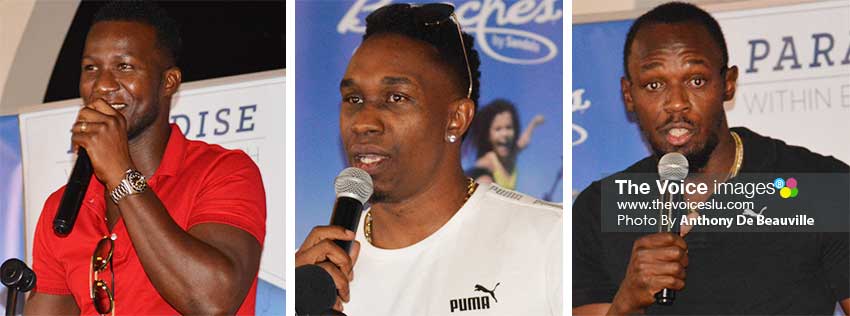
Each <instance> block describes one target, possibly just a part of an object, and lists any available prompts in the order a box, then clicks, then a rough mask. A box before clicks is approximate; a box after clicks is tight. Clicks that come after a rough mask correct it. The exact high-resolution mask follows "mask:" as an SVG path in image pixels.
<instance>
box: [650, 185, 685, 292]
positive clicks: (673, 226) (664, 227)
mask: <svg viewBox="0 0 850 316" xmlns="http://www.w3.org/2000/svg"><path fill="white" fill-rule="evenodd" d="M683 200H684V199H683V196H682V195H680V194H670V193H669V192H667V193H665V194H662V195H661V201H662V202H670V203H671V204H672V203H676V202H680V201H683ZM661 212H662V214H660V215H661V216H659V217H660V218H659V227H658V228H659V232H667V233H674V234H675V233H679V230H680V228H681V226H680V225H679V223H678V222H677V221H676V217H677V216H676V215H678V213H679V212H677V209H676V208H675V206H673V205H670V207H669V208H667V207H664V208H662V209H661ZM664 216H667V220H668V221H669V222H668V223H666V224H664V223H661V222H662V221H661V218H663V217H664ZM675 301H676V290H673V289H667V288H665V289H661V291H659V292H658V293H655V303H656V304H658V305H664V306H670V305H673V302H675Z"/></svg>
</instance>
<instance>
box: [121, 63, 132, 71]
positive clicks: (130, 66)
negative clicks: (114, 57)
mask: <svg viewBox="0 0 850 316" xmlns="http://www.w3.org/2000/svg"><path fill="white" fill-rule="evenodd" d="M118 70H121V71H128V70H133V66H132V65H130V64H119V65H118Z"/></svg>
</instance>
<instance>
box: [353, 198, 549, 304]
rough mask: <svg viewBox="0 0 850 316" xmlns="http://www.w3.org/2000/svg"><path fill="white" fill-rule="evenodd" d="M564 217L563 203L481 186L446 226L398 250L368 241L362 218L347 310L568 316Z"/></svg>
mask: <svg viewBox="0 0 850 316" xmlns="http://www.w3.org/2000/svg"><path fill="white" fill-rule="evenodd" d="M365 213H366V212H363V214H364V215H363V216H365ZM562 215H563V207H562V206H560V205H556V204H552V203H548V202H545V201H541V200H538V199H535V198H533V197H529V196H527V195H524V194H521V193H517V192H514V191H511V190H508V189H504V188H502V187H499V186H496V185H484V184H482V185H480V186H479V187H478V189H477V190H476V191H475V193H474V194H473V195H472V196H471V197H470V198H469V200H468V201H467V202H466V203H465V204H464V205H463V207H461V209H460V210H458V212H457V213H456V214H455V215H454V216H453V217H452V218H451V219H450V220H449V221H448V222H447V223H446V224H445V225H443V227H441V228H440V229H439V230H437V231H436V232H434V233H433V234H432V235H431V236H428V237H427V238H425V239H424V240H422V241H420V242H418V243H416V244H414V245H411V246H409V247H406V248H402V249H394V250H387V249H380V248H375V247H374V246H372V245H371V244H370V243H369V242H367V241H366V238H365V236H364V235H363V229H362V223H363V219H362V218H361V221H360V223H361V227H360V229H358V230H357V240H358V241H359V242H360V245H361V248H360V256H359V257H358V259H357V263H356V264H355V266H354V281H353V282H352V283H351V284H350V287H351V300H350V301H349V302H348V303H346V304H345V305H344V310H343V312H344V313H345V314H347V315H349V316H364V315H394V316H395V315H458V316H463V315H561V314H562V313H563V294H562V285H561V274H562V266H561V258H562V256H561V252H562V248H561V239H562V238H561V232H562V231H563V226H562ZM378 229H380V228H378Z"/></svg>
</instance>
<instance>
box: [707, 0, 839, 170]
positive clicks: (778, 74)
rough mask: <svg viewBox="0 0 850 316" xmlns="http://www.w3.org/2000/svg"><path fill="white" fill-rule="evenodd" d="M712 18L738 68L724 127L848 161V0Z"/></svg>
mask: <svg viewBox="0 0 850 316" xmlns="http://www.w3.org/2000/svg"><path fill="white" fill-rule="evenodd" d="M714 16H715V17H716V18H717V20H718V22H719V23H720V26H721V27H722V28H723V33H724V35H725V36H726V43H727V45H728V46H729V47H728V48H729V58H730V65H738V73H739V77H738V91H737V93H736V95H735V100H733V101H732V102H730V103H729V104H727V105H726V109H727V115H728V119H729V126H746V127H749V128H750V129H752V130H754V131H756V132H758V133H760V134H762V135H768V136H771V137H774V138H779V139H782V140H784V141H785V142H787V143H789V144H792V145H800V146H804V147H806V148H808V149H809V150H811V151H814V152H817V153H820V154H824V155H834V156H835V157H836V158H838V159H840V160H842V161H844V162H848V163H850V141H847V137H848V136H850V1H846V0H839V1H821V2H817V3H812V4H802V5H793V6H781V7H775V8H766V9H756V10H744V11H735V12H723V13H715V14H714ZM830 47H831V49H830ZM816 50H818V51H821V52H822V53H821V54H818V55H817V59H815V51H816ZM783 56H784V59H783ZM826 56H828V57H829V59H828V60H829V61H830V62H831V65H830V63H829V62H828V61H827V58H826ZM777 64H778V65H779V66H780V67H781V69H779V68H778V67H777ZM797 65H799V67H798V66H797Z"/></svg>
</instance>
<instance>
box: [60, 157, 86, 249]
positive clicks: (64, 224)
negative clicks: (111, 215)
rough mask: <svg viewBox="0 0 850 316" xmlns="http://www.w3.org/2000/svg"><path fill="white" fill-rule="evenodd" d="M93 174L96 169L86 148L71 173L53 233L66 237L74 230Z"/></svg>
mask: <svg viewBox="0 0 850 316" xmlns="http://www.w3.org/2000/svg"><path fill="white" fill-rule="evenodd" d="M93 172H94V168H92V165H91V159H90V158H89V154H88V153H87V152H86V149H85V148H80V149H79V150H78V151H77V162H76V163H75V164H74V169H73V171H71V177H70V178H68V185H66V186H65V192H63V193H62V200H60V202H59V211H57V212H56V217H54V218H53V231H54V232H56V234H59V235H61V236H66V235H68V234H69V233H71V229H73V228H74V222H76V221H77V214H79V213H80V205H82V204H83V198H85V196H86V190H87V189H88V187H89V182H90V181H91V175H92V173H93Z"/></svg>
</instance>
